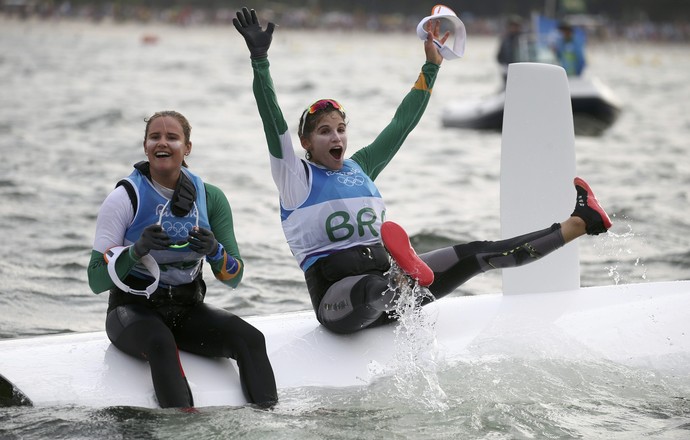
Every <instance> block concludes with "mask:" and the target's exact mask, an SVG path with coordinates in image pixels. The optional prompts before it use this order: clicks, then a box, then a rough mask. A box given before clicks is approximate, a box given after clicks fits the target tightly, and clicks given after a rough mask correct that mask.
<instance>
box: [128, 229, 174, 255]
mask: <svg viewBox="0 0 690 440" xmlns="http://www.w3.org/2000/svg"><path fill="white" fill-rule="evenodd" d="M170 244H171V241H170V237H168V234H167V233H166V232H165V231H164V230H163V228H161V225H158V224H154V225H151V226H147V227H146V228H145V229H144V230H143V232H142V233H141V237H139V240H137V241H136V242H135V243H134V253H135V254H137V256H138V257H140V258H141V257H143V256H144V255H147V254H148V253H149V252H150V251H151V250H152V249H155V250H163V249H166V248H167V247H168V246H169V245H170Z"/></svg>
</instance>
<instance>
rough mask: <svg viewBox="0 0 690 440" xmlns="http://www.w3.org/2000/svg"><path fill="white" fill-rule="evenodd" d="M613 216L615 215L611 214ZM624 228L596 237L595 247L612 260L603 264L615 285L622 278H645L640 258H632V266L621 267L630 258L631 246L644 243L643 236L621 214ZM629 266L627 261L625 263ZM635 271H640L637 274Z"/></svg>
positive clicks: (622, 279)
mask: <svg viewBox="0 0 690 440" xmlns="http://www.w3.org/2000/svg"><path fill="white" fill-rule="evenodd" d="M613 217H616V216H615V215H613ZM619 220H624V221H625V224H624V226H625V227H626V230H624V231H622V232H614V231H612V230H609V232H608V233H607V234H606V235H602V236H600V237H598V240H597V242H596V244H595V245H594V247H595V248H599V252H600V254H602V255H604V256H606V257H608V258H610V259H611V260H613V261H614V263H613V264H610V265H607V266H605V268H606V270H607V271H608V276H609V278H612V279H613V281H614V283H615V284H616V285H618V284H620V283H621V281H625V282H629V281H626V280H625V279H624V278H626V277H627V278H630V279H634V278H636V277H639V278H641V279H643V280H646V279H647V267H646V266H645V264H644V262H643V261H642V260H641V258H639V257H637V258H635V259H634V263H633V265H632V267H622V264H623V263H627V262H629V261H630V260H631V256H632V254H633V252H634V251H633V247H634V246H636V245H638V246H639V245H644V240H643V237H642V236H641V235H640V234H636V233H635V232H634V231H633V227H632V223H631V222H630V221H629V219H628V218H627V217H626V216H622V218H621V219H619ZM627 264H628V266H629V263H627ZM637 272H641V273H639V274H637Z"/></svg>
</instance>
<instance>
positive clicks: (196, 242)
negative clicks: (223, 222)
mask: <svg viewBox="0 0 690 440" xmlns="http://www.w3.org/2000/svg"><path fill="white" fill-rule="evenodd" d="M187 241H188V242H189V248H190V249H191V250H193V251H194V252H196V253H198V254H202V255H209V256H211V255H215V254H216V252H218V240H216V236H215V235H213V232H211V231H209V230H208V229H206V228H194V229H192V232H190V233H189V237H188V238H187Z"/></svg>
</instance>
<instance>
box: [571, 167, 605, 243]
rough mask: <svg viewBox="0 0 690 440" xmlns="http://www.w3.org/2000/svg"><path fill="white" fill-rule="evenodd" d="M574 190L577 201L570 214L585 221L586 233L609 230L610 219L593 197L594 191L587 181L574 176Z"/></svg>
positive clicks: (591, 233)
mask: <svg viewBox="0 0 690 440" xmlns="http://www.w3.org/2000/svg"><path fill="white" fill-rule="evenodd" d="M574 183H575V190H576V191H577V203H575V211H573V213H572V214H571V215H572V216H575V217H580V218H581V219H582V220H584V221H585V225H586V227H585V229H586V231H587V235H599V234H601V233H604V232H606V231H608V230H609V228H610V227H611V219H610V218H609V216H608V214H606V211H604V208H602V207H601V205H599V201H598V200H597V198H596V197H594V191H592V188H590V187H589V185H587V182H585V181H584V180H582V179H580V178H579V177H576V178H575V181H574Z"/></svg>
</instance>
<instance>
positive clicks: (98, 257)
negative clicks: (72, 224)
mask: <svg viewBox="0 0 690 440" xmlns="http://www.w3.org/2000/svg"><path fill="white" fill-rule="evenodd" d="M137 261H138V260H137V259H136V258H135V257H134V256H133V255H132V250H131V247H130V249H129V252H123V253H122V254H120V257H119V258H118V259H117V261H115V272H116V273H117V276H118V278H120V279H121V280H124V279H125V278H126V277H127V275H128V274H129V272H130V271H131V270H132V268H133V267H134V266H135V265H136V264H137ZM86 273H87V275H88V278H89V287H90V288H91V291H92V292H93V293H102V292H105V291H106V290H110V289H112V288H113V287H115V283H113V280H111V279H110V275H109V274H108V264H107V263H106V262H105V258H104V257H103V254H102V253H100V252H98V251H95V250H92V251H91V261H89V267H88V268H87V270H86Z"/></svg>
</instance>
